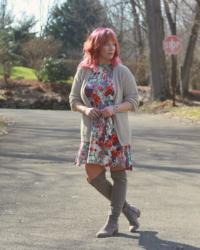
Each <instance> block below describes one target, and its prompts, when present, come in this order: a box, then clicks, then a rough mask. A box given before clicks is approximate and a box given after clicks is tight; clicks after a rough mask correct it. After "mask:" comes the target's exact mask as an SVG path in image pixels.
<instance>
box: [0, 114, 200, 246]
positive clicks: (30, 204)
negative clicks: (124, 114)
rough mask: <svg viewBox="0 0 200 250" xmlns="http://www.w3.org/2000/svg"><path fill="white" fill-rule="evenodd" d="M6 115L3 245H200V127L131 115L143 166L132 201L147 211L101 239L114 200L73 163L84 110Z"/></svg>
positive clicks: (0, 149) (132, 180)
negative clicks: (136, 223) (134, 224)
mask: <svg viewBox="0 0 200 250" xmlns="http://www.w3.org/2000/svg"><path fill="white" fill-rule="evenodd" d="M0 113H1V114H3V115H4V116H6V117H7V118H9V119H10V121H11V124H10V125H9V127H8V134H7V135H1V136H0V250H8V249H9V250H14V249H19V250H24V249H26V250H29V249H30V250H43V249H47V250H57V249H58V250H62V249H63V250H64V249H65V250H66V249H69V250H79V249H81V250H88V249H90V250H104V249H106V250H108V249H109V250H112V249H113V250H114V249H115V250H122V249H123V250H130V249H131V250H140V249H147V250H168V249H170V250H172V249H173V250H175V249H179V250H180V249H184V250H186V249H188V250H196V249H200V164H199V163H200V160H199V159H200V157H199V155H200V150H199V149H200V126H199V125H192V124H187V123H180V122H179V121H178V120H176V119H170V118H167V117H166V116H164V115H149V114H135V113H130V114H129V115H130V116H129V118H130V124H131V127H132V139H133V140H132V144H133V150H134V160H135V162H136V167H135V169H134V170H133V172H129V173H128V192H127V200H128V201H129V202H130V203H133V204H135V205H137V206H138V207H139V208H140V209H141V211H142V215H141V219H140V223H141V227H140V229H139V231H138V232H137V233H134V234H131V233H129V232H128V223H127V221H126V219H125V218H124V217H123V215H121V216H120V220H119V223H120V225H119V231H120V233H119V234H118V236H116V237H110V238H103V239H98V238H96V237H95V234H96V232H97V231H98V230H99V229H100V227H101V226H102V225H103V224H104V222H105V219H106V215H107V212H108V208H109V204H108V201H107V200H106V199H105V198H104V197H103V196H101V195H100V194H99V193H98V192H97V191H96V190H95V189H94V188H93V187H92V186H90V185H89V184H88V183H87V181H86V174H85V171H84V167H75V166H74V165H73V161H74V157H75V155H76V152H77V150H78V146H79V136H80V134H79V127H80V114H79V113H76V112H71V111H60V110H58V111H55V110H54V111H51V110H25V109H24V110H23V109H22V110H20V109H18V110H15V109H1V110H0ZM107 177H108V178H110V175H109V172H107Z"/></svg>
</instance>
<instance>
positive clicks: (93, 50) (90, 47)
mask: <svg viewBox="0 0 200 250" xmlns="http://www.w3.org/2000/svg"><path fill="white" fill-rule="evenodd" d="M109 39H111V40H113V42H114V43H115V48H116V49H115V54H114V56H113V58H112V60H111V66H112V67H113V68H114V67H115V66H116V65H117V64H119V63H120V62H121V59H120V58H119V52H120V46H119V43H118V40H117V37H116V34H115V32H114V31H113V30H112V29H110V28H103V27H100V28H96V29H95V30H94V31H93V32H92V33H91V34H90V35H89V36H88V37H87V39H86V41H85V42H84V45H83V53H84V56H83V59H82V61H81V62H80V63H79V65H78V67H83V68H90V69H93V70H94V71H95V70H96V69H97V65H98V59H99V53H100V50H101V48H102V47H103V45H104V44H105V43H106V42H107V41H108V40H109Z"/></svg>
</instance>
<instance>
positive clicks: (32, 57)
mask: <svg viewBox="0 0 200 250" xmlns="http://www.w3.org/2000/svg"><path fill="white" fill-rule="evenodd" d="M61 47H62V43H61V42H60V41H57V40H55V39H54V38H52V37H47V38H43V37H35V38H33V39H30V40H28V41H27V42H25V43H24V44H23V48H22V55H23V57H24V58H25V59H26V61H27V64H28V66H29V67H32V68H34V69H35V70H36V71H39V70H40V67H41V65H42V61H43V59H44V58H45V57H56V56H57V54H58V53H59V51H60V50H61Z"/></svg>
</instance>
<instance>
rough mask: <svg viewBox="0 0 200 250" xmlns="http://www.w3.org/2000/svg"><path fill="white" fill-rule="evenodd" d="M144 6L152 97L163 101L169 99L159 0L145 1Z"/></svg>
mask: <svg viewBox="0 0 200 250" xmlns="http://www.w3.org/2000/svg"><path fill="white" fill-rule="evenodd" d="M145 6H146V16H147V24H148V40H149V47H150V65H151V81H152V82H151V83H152V95H153V99H154V100H155V99H158V100H160V101H164V100H166V99H167V98H168V97H170V91H169V82H168V79H167V70H166V61H165V54H164V51H163V47H162V42H163V39H164V28H163V18H162V14H161V6H160V0H145Z"/></svg>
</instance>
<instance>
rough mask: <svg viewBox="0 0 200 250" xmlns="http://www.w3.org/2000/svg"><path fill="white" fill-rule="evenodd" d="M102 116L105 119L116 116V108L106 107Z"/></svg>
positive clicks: (102, 110) (102, 111)
mask: <svg viewBox="0 0 200 250" xmlns="http://www.w3.org/2000/svg"><path fill="white" fill-rule="evenodd" d="M101 114H102V116H103V117H110V116H113V115H114V106H113V105H110V106H108V107H105V108H104V109H101Z"/></svg>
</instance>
